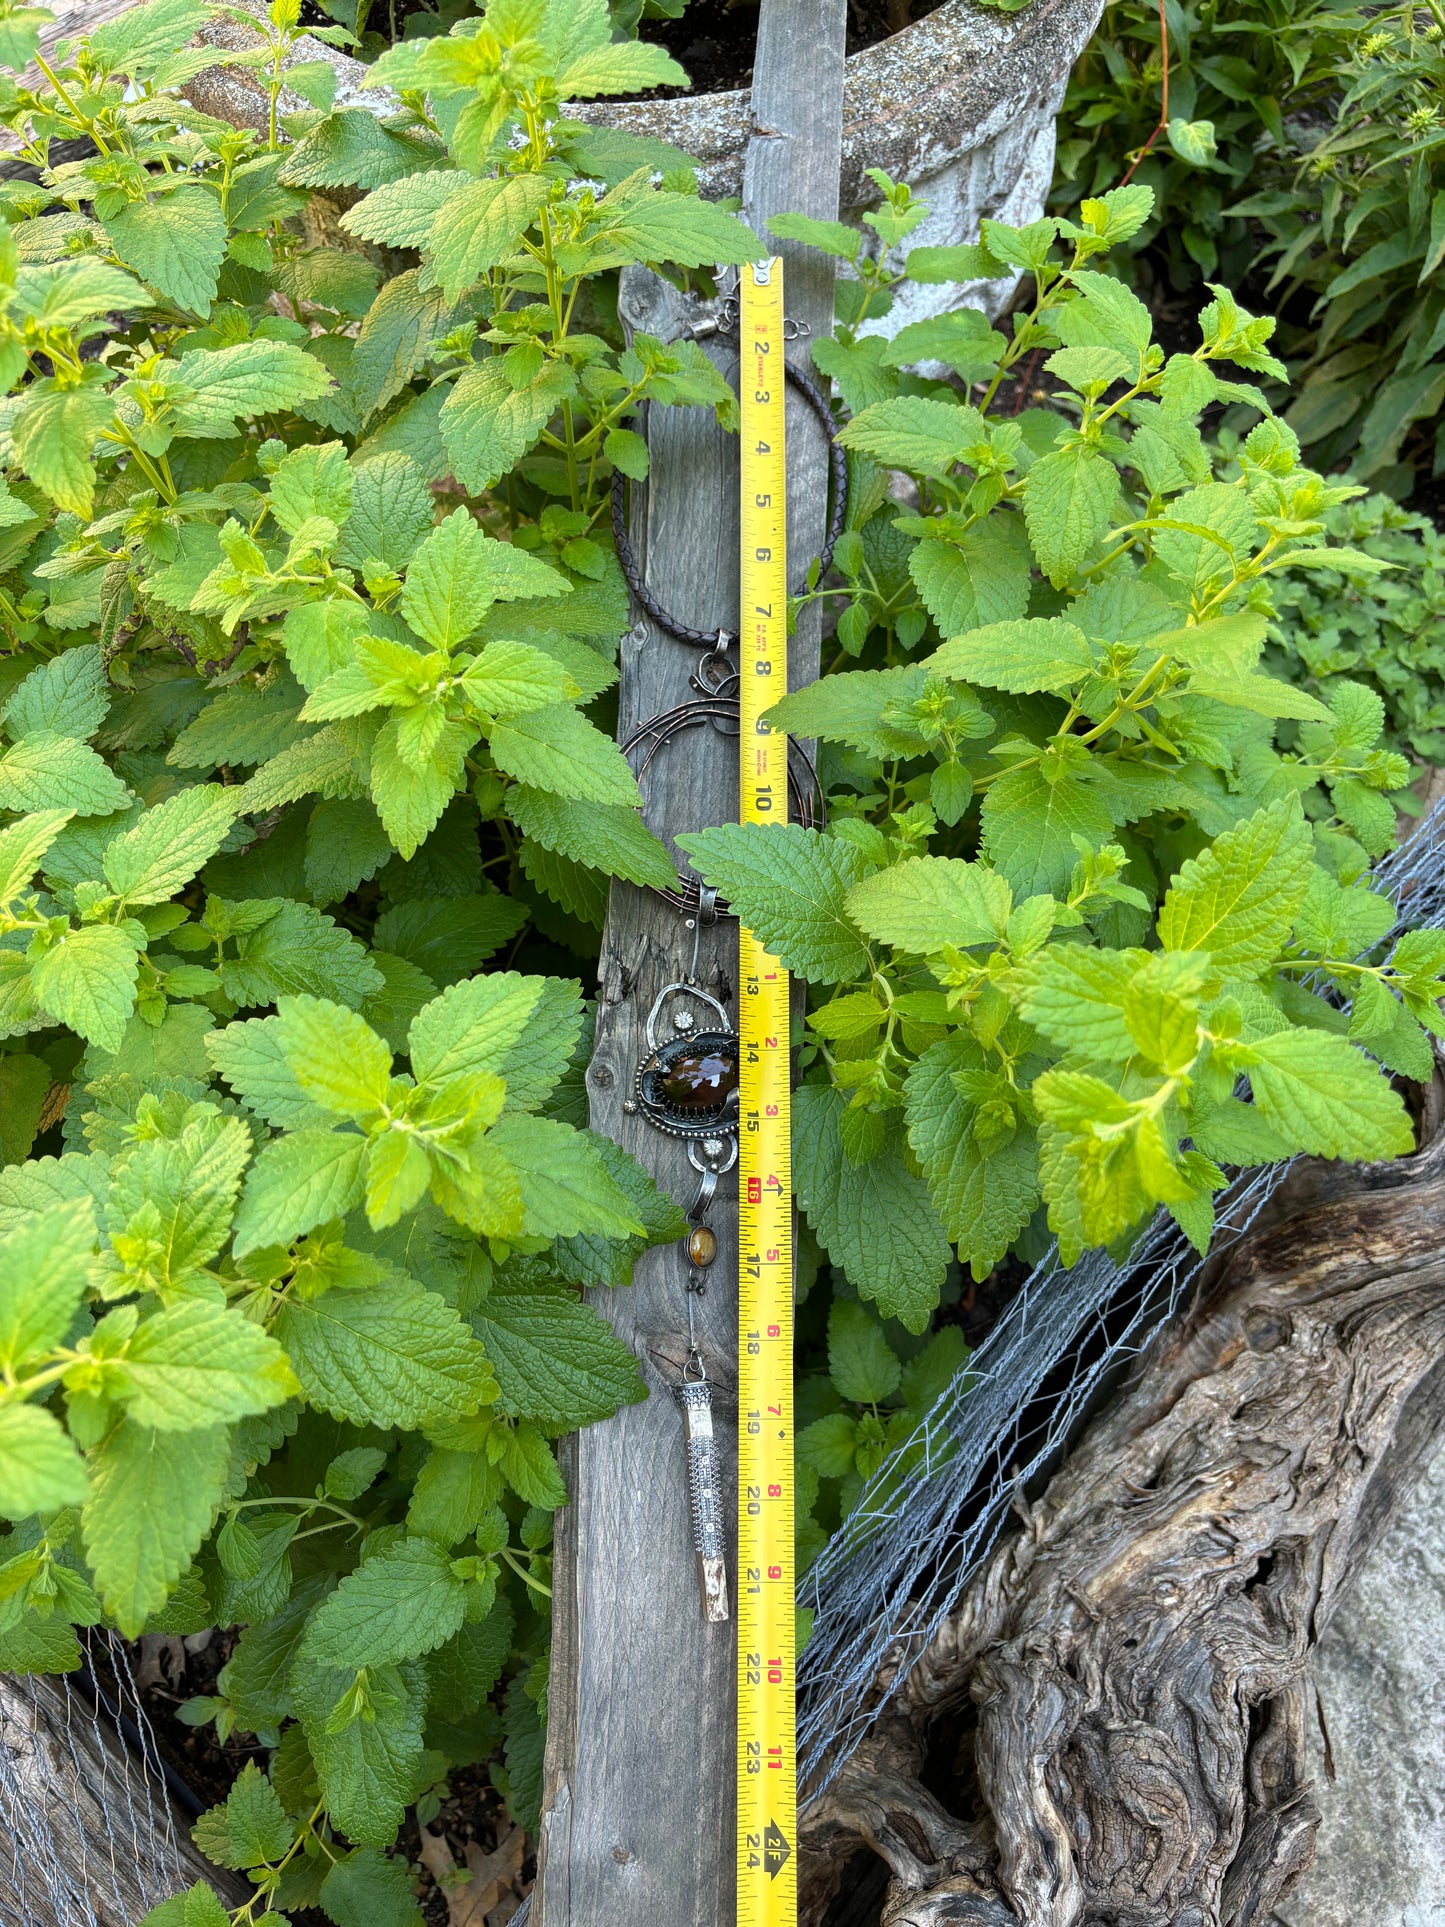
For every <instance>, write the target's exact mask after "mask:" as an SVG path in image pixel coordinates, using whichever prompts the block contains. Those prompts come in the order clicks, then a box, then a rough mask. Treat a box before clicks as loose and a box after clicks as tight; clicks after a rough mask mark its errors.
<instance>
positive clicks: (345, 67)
mask: <svg viewBox="0 0 1445 1927" xmlns="http://www.w3.org/2000/svg"><path fill="white" fill-rule="evenodd" d="M242 3H243V4H246V3H247V0H242ZM251 10H255V11H258V12H259V6H258V5H256V4H255V0H251ZM1101 10H1102V0H1032V4H1030V5H1028V6H1026V7H1024V8H1023V9H1021V10H1020V11H1019V12H1017V13H1008V14H1005V13H999V12H996V11H992V10H990V9H988V8H985V7H983V6H980V5H978V4H976V0H943V5H942V6H940V7H938V8H936V9H935V10H934V12H932V13H930V14H926V15H925V16H924V17H923V19H921V20H915V21H913V22H912V23H911V24H910V25H909V26H907V27H904V28H903V29H901V30H900V31H899V32H898V33H896V34H892V35H890V36H889V37H888V38H887V39H886V40H880V41H878V42H876V43H875V44H874V45H873V46H871V47H865V48H863V49H862V50H861V51H860V52H859V53H856V54H853V55H851V56H850V57H849V60H848V63H847V67H846V70H845V76H844V94H843V162H842V194H841V200H842V205H843V206H844V207H845V208H858V207H866V206H870V205H876V204H877V202H878V200H879V198H880V196H879V192H878V190H877V189H876V188H875V187H874V186H873V184H872V183H871V182H870V181H869V180H868V179H867V175H866V169H868V168H869V167H881V168H883V169H884V170H885V171H886V172H887V173H888V174H890V175H891V176H892V177H893V178H894V179H895V180H898V179H908V178H910V177H917V176H919V175H921V174H925V173H928V172H931V171H932V170H934V169H936V168H937V167H938V166H940V165H942V164H944V163H945V162H947V161H948V160H951V159H955V158H957V157H958V156H959V155H961V154H965V153H968V152H969V151H970V150H972V149H974V148H977V147H982V146H985V145H986V144H987V143H988V142H989V141H991V140H992V139H993V138H994V137H995V136H996V135H997V134H998V133H999V132H1000V131H1001V129H1002V128H1003V127H1004V126H1005V125H1006V124H1007V122H1008V121H1009V120H1010V119H1012V118H1013V117H1014V116H1015V115H1016V114H1017V112H1018V109H1019V103H1020V100H1021V99H1027V98H1029V97H1031V96H1037V97H1038V98H1039V99H1040V100H1042V99H1043V97H1044V96H1045V95H1046V94H1048V93H1049V92H1050V91H1051V90H1052V88H1053V87H1054V86H1056V85H1057V82H1058V79H1059V77H1060V73H1061V72H1063V73H1066V72H1067V70H1068V68H1070V67H1071V66H1072V65H1073V62H1074V60H1075V59H1076V58H1077V57H1078V52H1079V49H1080V48H1081V47H1082V46H1083V45H1084V44H1085V43H1086V42H1087V40H1088V39H1089V37H1090V35H1091V34H1092V32H1093V29H1094V26H1095V24H1096V22H1097V18H1098V15H1099V13H1100V11H1101ZM198 38H199V39H200V40H201V42H202V43H203V44H206V43H208V44H210V45H212V46H215V47H217V48H218V49H225V50H227V51H235V50H239V49H241V48H242V47H244V46H246V45H247V44H248V41H247V35H246V30H245V29H244V28H242V27H240V26H237V25H234V24H232V23H231V22H228V21H224V20H220V21H213V22H211V23H210V24H209V25H208V26H206V27H203V28H202V29H201V32H200V34H199V36H198ZM1041 39H1042V44H1043V45H1044V46H1045V47H1046V48H1048V49H1049V50H1050V55H1051V57H1045V58H1044V59H1040V57H1039V45H1040V40H1041ZM1059 54H1061V55H1062V56H1063V59H1062V61H1060V60H1059V59H1058V58H1057V55H1059ZM316 60H324V61H325V62H326V63H327V65H328V66H330V67H332V68H333V69H334V70H335V72H336V77H337V90H336V101H337V105H338V106H347V107H364V108H366V109H368V110H369V111H370V112H372V113H375V114H378V115H381V114H385V113H388V112H390V111H392V110H393V109H394V108H395V107H396V106H397V105H399V103H398V101H397V98H396V96H395V94H393V93H392V92H391V90H390V89H389V88H368V87H366V86H365V85H364V82H365V77H366V73H367V68H366V67H365V66H364V65H363V63H362V62H361V61H359V60H354V59H352V58H351V56H350V55H348V54H344V53H341V52H340V51H339V50H337V49H336V48H333V47H329V46H327V44H326V43H325V42H324V41H320V40H316V39H314V38H312V36H310V35H309V34H308V35H305V36H303V38H302V39H301V40H299V41H298V42H297V43H296V46H295V48H294V50H293V54H292V61H291V63H288V64H299V63H300V62H302V61H316ZM186 91H187V93H188V94H189V96H190V98H191V99H192V101H193V103H194V104H195V105H196V106H197V107H198V108H200V109H201V110H202V111H203V112H207V113H214V114H216V115H217V116H218V117H219V118H224V119H226V120H229V121H231V122H232V123H233V124H238V125H250V126H256V125H263V124H264V108H263V103H264V101H265V92H264V89H263V88H262V86H261V85H260V82H259V80H258V78H257V77H256V76H255V75H254V74H253V73H251V72H250V71H249V70H248V69H246V68H241V67H209V68H206V69H205V70H204V71H203V72H202V73H201V74H199V75H197V76H196V78H195V79H194V80H193V81H192V82H191V83H190V84H189V86H188V88H187V90H186ZM750 101H751V97H750V92H749V90H748V89H747V88H733V89H730V90H729V91H727V92H724V93H717V94H686V95H682V96H681V97H679V98H677V99H673V100H617V101H588V102H585V103H572V104H570V105H568V107H567V112H568V113H569V114H571V115H572V116H574V117H575V118H576V119H579V120H586V121H589V122H591V123H592V124H593V125H595V126H605V127H614V128H617V129H619V130H620V131H622V132H625V133H636V134H648V135H651V136H653V137H655V138H660V139H662V140H666V141H670V142H671V143H672V144H673V145H674V146H676V147H680V148H682V149H683V150H684V151H685V152H686V153H688V154H690V155H691V156H692V157H693V158H694V160H695V161H696V162H697V163H698V184H699V187H700V189H701V191H702V192H703V194H705V195H706V196H708V198H710V199H716V198H719V197H721V196H725V195H740V194H741V192H742V168H743V156H744V154H745V152H746V149H747V144H748V141H749V140H750V139H751V138H752V137H753V136H754V135H755V134H759V135H766V134H767V132H768V130H767V129H766V128H762V127H755V126H754V125H753V121H752V115H751V107H750ZM283 104H284V105H285V106H286V107H287V109H288V111H293V112H294V111H297V110H299V109H300V108H302V107H304V106H305V105H306V103H305V102H304V101H302V100H301V99H300V98H299V97H297V96H295V95H291V96H289V97H288V98H287V99H286V100H285V101H284V102H283ZM258 117H259V118H258Z"/></svg>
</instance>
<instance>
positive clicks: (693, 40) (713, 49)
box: [639, 0, 941, 100]
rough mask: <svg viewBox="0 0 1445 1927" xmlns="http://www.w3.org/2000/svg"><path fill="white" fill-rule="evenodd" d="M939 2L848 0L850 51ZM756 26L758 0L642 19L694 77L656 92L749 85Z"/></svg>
mask: <svg viewBox="0 0 1445 1927" xmlns="http://www.w3.org/2000/svg"><path fill="white" fill-rule="evenodd" d="M940 4H941V0H849V6H848V52H849V53H850V54H856V53H860V52H861V51H862V49H863V48H864V47H872V46H874V45H876V43H877V42H878V41H880V40H886V39H887V38H888V36H889V35H890V34H894V33H898V32H900V31H901V30H902V29H903V28H904V27H906V26H908V25H909V24H910V23H911V22H912V21H914V20H921V19H922V18H923V16H924V15H925V14H926V13H932V12H933V10H934V8H935V7H936V6H938V5H940ZM757 32H758V12H757V4H756V0H688V7H687V11H686V12H685V13H684V14H683V15H682V16H681V18H680V19H677V20H644V21H643V23H642V27H641V30H640V35H639V37H640V38H641V39H643V40H650V41H651V42H652V43H653V44H654V45H655V46H659V47H666V49H667V51H668V52H669V53H670V54H671V55H672V57H673V59H674V60H676V61H677V62H678V64H679V65H680V66H682V67H684V68H686V70H687V74H688V77H689V79H690V80H691V82H692V85H691V86H690V87H659V88H658V89H657V91H656V94H655V95H654V96H653V98H656V99H659V100H666V99H672V98H675V97H676V96H677V95H679V94H720V93H726V92H727V91H728V89H730V88H733V87H746V86H748V85H749V84H750V82H751V81H752V77H753V46H754V43H755V41H756V40H757Z"/></svg>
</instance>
